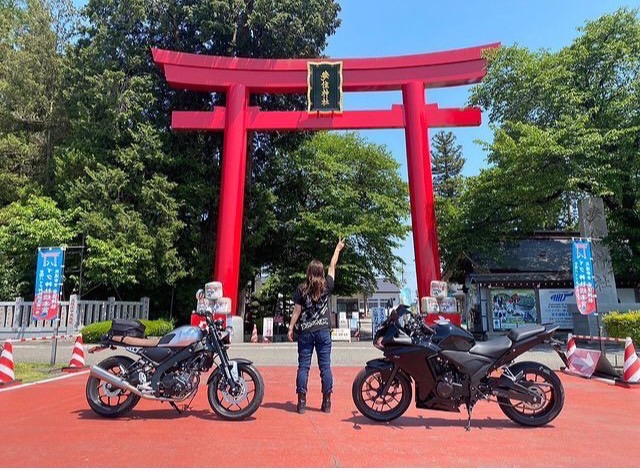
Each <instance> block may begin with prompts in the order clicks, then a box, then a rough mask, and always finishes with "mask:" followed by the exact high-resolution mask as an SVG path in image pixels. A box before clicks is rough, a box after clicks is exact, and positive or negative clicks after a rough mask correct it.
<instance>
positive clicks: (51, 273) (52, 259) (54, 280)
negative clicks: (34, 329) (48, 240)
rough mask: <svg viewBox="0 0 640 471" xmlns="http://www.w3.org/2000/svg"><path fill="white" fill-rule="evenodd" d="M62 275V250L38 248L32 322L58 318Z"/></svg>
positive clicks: (59, 248) (57, 248) (60, 248)
mask: <svg viewBox="0 0 640 471" xmlns="http://www.w3.org/2000/svg"><path fill="white" fill-rule="evenodd" d="M63 273H64V248H62V247H49V248H46V249H43V248H38V263H37V267H36V293H35V297H34V300H33V310H32V311H31V317H32V318H33V320H34V321H42V320H45V321H48V320H52V319H55V318H57V317H58V311H59V307H60V287H61V285H62V276H63Z"/></svg>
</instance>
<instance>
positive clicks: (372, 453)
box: [0, 349, 640, 468]
mask: <svg viewBox="0 0 640 471" xmlns="http://www.w3.org/2000/svg"><path fill="white" fill-rule="evenodd" d="M277 351H278V352H280V353H283V355H289V352H287V351H286V349H281V350H277ZM352 352H354V353H355V352H359V350H352ZM256 353H257V350H256ZM232 356H236V355H232ZM358 369H359V368H358V367H340V366H336V367H335V368H334V374H335V378H336V379H335V393H334V399H333V403H334V406H333V412H332V413H331V414H323V413H322V412H320V411H319V403H320V399H321V398H320V393H319V389H320V385H319V378H318V374H317V369H315V370H313V371H312V376H311V378H310V393H309V398H308V402H309V405H310V410H309V411H308V412H307V413H306V414H305V415H298V414H296V413H295V412H294V391H293V383H294V377H295V367H292V366H263V367H261V368H260V371H261V373H262V375H263V377H264V380H265V384H266V392H265V398H264V402H263V405H262V407H261V408H260V409H259V410H258V411H257V412H256V414H255V415H254V417H253V418H252V419H250V420H247V421H245V422H240V423H235V422H234V423H232V422H225V421H222V420H219V419H217V417H216V416H215V415H214V414H213V413H211V411H210V409H209V405H208V402H207V399H206V393H205V391H204V389H203V390H201V391H200V392H199V393H198V395H197V396H196V398H195V401H194V403H193V404H192V409H191V411H190V412H187V413H185V414H183V415H178V414H176V412H174V411H173V410H171V409H170V408H169V407H168V406H167V405H166V404H160V403H155V402H150V401H141V402H140V403H139V404H138V406H137V407H136V409H135V410H134V411H133V412H132V413H131V414H130V415H129V416H127V417H124V418H121V419H117V420H107V419H102V418H99V417H98V416H96V415H94V414H93V413H92V412H91V410H90V409H89V407H88V406H87V404H86V402H85V398H84V385H85V382H86V378H87V376H86V375H84V374H82V375H78V376H75V377H72V378H68V379H64V380H60V381H55V382H50V383H45V384H39V385H35V386H30V387H26V388H22V389H16V390H9V391H4V392H0V417H1V418H2V429H3V433H2V434H1V436H0V463H1V465H2V466H3V467H23V466H24V467H27V466H34V467H58V466H64V467H80V466H83V467H84V466H86V467H106V466H108V467H192V466H197V467H320V466H321V467H408V466H411V467H447V466H455V467H478V466H483V467H514V466H515V467H552V466H553V467H567V468H568V467H587V466H588V467H614V466H615V467H635V466H638V463H640V451H639V450H638V446H637V444H638V436H639V433H640V425H639V421H640V389H625V388H621V387H616V386H610V385H607V384H604V383H602V382H599V381H595V380H584V379H580V378H575V377H572V376H568V375H565V374H561V379H562V382H563V384H564V388H565V391H566V402H565V408H564V410H563V411H562V413H561V414H560V416H559V417H558V418H557V419H556V420H555V421H554V422H553V423H552V424H550V425H548V426H546V427H543V428H538V429H529V428H524V427H520V426H517V425H515V424H513V423H512V422H511V421H509V420H508V419H507V418H506V417H505V416H504V415H503V414H502V412H501V411H500V409H499V408H498V407H497V405H496V404H493V403H480V404H478V406H477V407H476V410H475V414H474V416H475V419H474V421H473V428H472V430H471V431H470V432H465V430H464V424H465V416H464V414H455V413H445V412H434V411H426V410H420V409H416V408H415V407H413V406H412V407H410V409H409V410H408V411H407V413H406V414H405V416H404V417H402V418H400V419H398V420H397V421H395V422H392V423H390V424H376V423H373V422H370V421H368V420H367V419H364V418H363V417H362V416H361V415H360V414H359V413H358V412H357V410H356V409H355V407H354V405H353V402H352V400H351V383H352V380H353V378H354V376H355V375H356V373H357V371H358Z"/></svg>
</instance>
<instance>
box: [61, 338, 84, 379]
mask: <svg viewBox="0 0 640 471" xmlns="http://www.w3.org/2000/svg"><path fill="white" fill-rule="evenodd" d="M84 368H86V367H85V364H84V345H83V343H82V334H78V336H77V337H76V343H75V345H74V346H73V353H72V354H71V361H69V366H67V367H65V368H62V371H67V372H68V371H78V370H81V369H84Z"/></svg>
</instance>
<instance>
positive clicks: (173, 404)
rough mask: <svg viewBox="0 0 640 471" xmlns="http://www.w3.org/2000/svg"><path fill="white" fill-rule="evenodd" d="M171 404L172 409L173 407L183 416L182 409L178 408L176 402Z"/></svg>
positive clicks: (170, 402)
mask: <svg viewBox="0 0 640 471" xmlns="http://www.w3.org/2000/svg"><path fill="white" fill-rule="evenodd" d="M169 404H171V407H173V408H174V409H175V410H176V412H177V413H178V414H182V411H181V410H180V408H179V407H178V406H176V403H175V402H173V401H169Z"/></svg>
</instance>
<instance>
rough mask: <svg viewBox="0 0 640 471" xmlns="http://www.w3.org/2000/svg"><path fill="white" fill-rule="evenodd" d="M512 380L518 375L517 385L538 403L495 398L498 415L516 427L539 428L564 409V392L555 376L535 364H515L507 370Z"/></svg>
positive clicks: (543, 367)
mask: <svg viewBox="0 0 640 471" xmlns="http://www.w3.org/2000/svg"><path fill="white" fill-rule="evenodd" d="M509 370H510V371H511V373H512V374H513V375H514V376H517V375H518V374H519V373H522V377H521V378H520V380H519V381H518V384H520V385H521V386H524V387H525V388H527V389H528V390H529V391H531V392H533V393H534V394H535V395H536V396H537V398H538V400H537V401H535V402H525V401H522V400H515V399H510V398H506V397H498V403H499V404H500V409H502V412H504V414H505V415H506V416H507V417H509V418H510V419H511V420H513V421H514V422H515V423H517V424H520V425H526V426H529V427H540V426H542V425H546V424H548V423H549V422H551V421H552V420H553V419H555V418H556V417H557V416H558V414H560V411H561V410H562V407H563V406H564V388H563V387H562V383H561V382H560V378H558V375H557V374H555V373H554V372H553V371H551V370H550V369H549V368H547V367H546V366H544V365H542V364H540V363H535V362H522V363H516V364H515V365H513V366H510V367H509Z"/></svg>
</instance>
